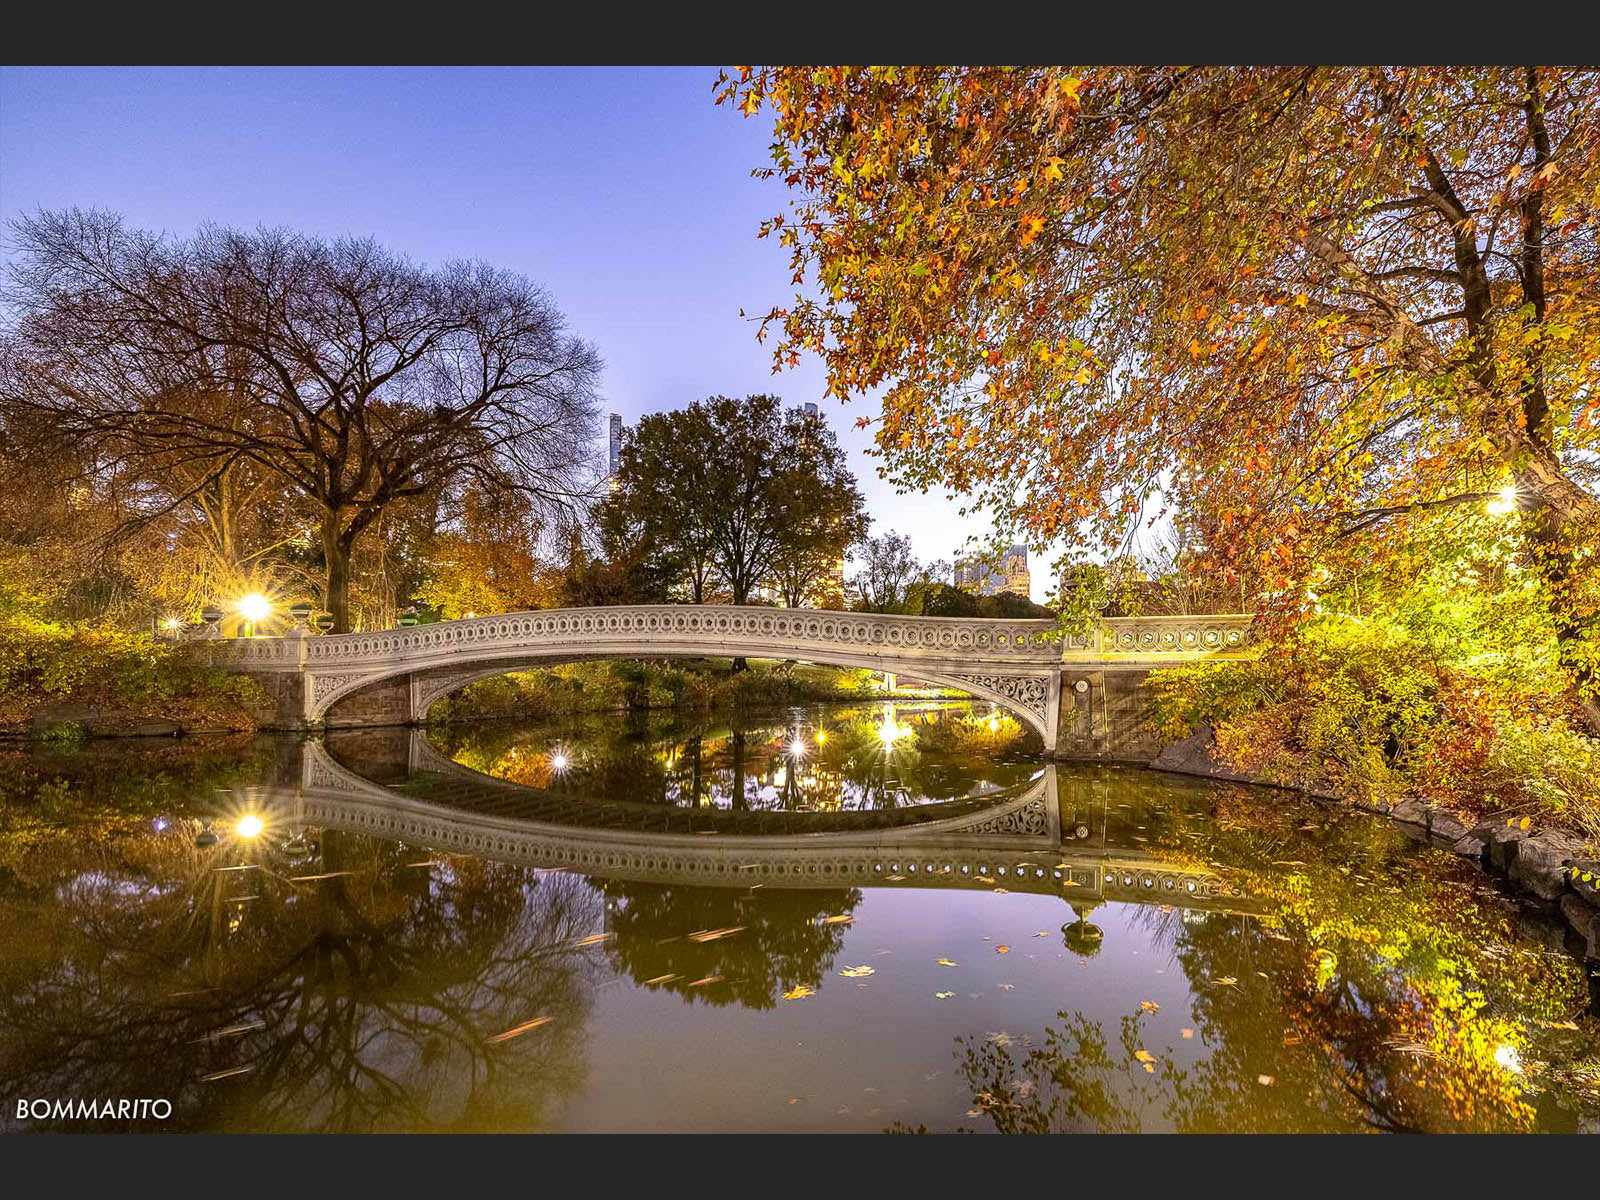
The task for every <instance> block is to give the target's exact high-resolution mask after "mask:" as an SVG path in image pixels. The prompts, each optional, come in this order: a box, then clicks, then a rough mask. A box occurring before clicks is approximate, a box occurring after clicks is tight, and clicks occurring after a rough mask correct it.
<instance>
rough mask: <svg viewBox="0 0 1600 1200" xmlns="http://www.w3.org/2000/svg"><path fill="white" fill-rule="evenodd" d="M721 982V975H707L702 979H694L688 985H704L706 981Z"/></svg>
mask: <svg viewBox="0 0 1600 1200" xmlns="http://www.w3.org/2000/svg"><path fill="white" fill-rule="evenodd" d="M721 982H722V976H721V975H707V976H706V977H705V978H704V979H696V980H695V981H694V982H693V983H691V984H690V985H689V986H690V987H705V985H706V984H708V983H721Z"/></svg>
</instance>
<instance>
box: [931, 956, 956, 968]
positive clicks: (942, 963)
mask: <svg viewBox="0 0 1600 1200" xmlns="http://www.w3.org/2000/svg"><path fill="white" fill-rule="evenodd" d="M934 961H935V962H937V963H938V964H939V965H940V966H941V967H954V966H957V965H958V964H956V963H953V962H951V961H950V960H949V959H948V958H940V959H935V960H934Z"/></svg>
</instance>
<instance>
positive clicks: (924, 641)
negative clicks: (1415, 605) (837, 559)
mask: <svg viewBox="0 0 1600 1200" xmlns="http://www.w3.org/2000/svg"><path fill="white" fill-rule="evenodd" d="M1253 622H1254V617H1253V616H1252V615H1251V614H1248V613H1219V614H1210V615H1197V616H1158V617H1110V618H1104V619H1103V620H1102V621H1101V622H1100V623H1099V625H1098V626H1097V627H1095V628H1093V629H1091V630H1090V631H1089V632H1087V633H1084V634H1063V633H1062V632H1061V627H1060V626H1059V625H1058V624H1057V623H1056V622H1055V621H1053V620H1049V619H1006V618H991V617H926V616H904V615H899V614H884V613H852V612H839V611H835V610H832V609H813V608H767V607H758V606H744V605H729V604H639V605H617V606H611V607H603V608H555V609H538V610H533V611H528V612H518V613H504V614H500V615H497V616H487V617H471V618H464V619H462V620H458V621H441V622H438V623H436V624H430V625H416V626H412V627H410V628H399V629H384V630H372V631H366V632H360V633H341V634H322V635H318V636H307V631H305V630H303V629H302V630H298V631H296V632H295V633H293V634H290V635H288V636H284V637H257V638H238V639H226V640H221V641H217V642H213V643H212V645H213V646H214V647H215V648H216V650H217V653H218V654H219V656H220V657H221V658H223V659H225V660H227V661H228V662H230V663H234V664H238V665H240V666H249V667H256V668H261V669H268V670H270V669H273V668H278V669H296V668H303V667H316V668H324V669H326V668H334V667H338V666H344V665H350V666H361V665H365V664H371V663H375V662H382V661H385V660H389V659H392V658H393V657H394V656H395V655H397V654H408V653H411V654H416V653H424V654H440V653H448V652H449V651H451V650H453V649H458V648H463V649H465V648H470V649H474V650H486V649H493V648H494V647H496V646H498V645H502V644H503V645H504V646H505V648H506V649H508V650H515V649H518V648H524V647H527V646H529V645H530V644H535V645H536V644H538V643H541V642H558V643H562V644H570V643H574V642H577V643H581V642H583V641H586V640H593V641H595V642H596V643H608V644H609V643H615V642H616V641H618V640H622V641H631V640H635V639H637V640H639V641H641V642H650V641H661V642H670V641H671V640H672V638H673V635H682V636H683V638H684V639H685V640H687V641H692V642H697V643H698V642H702V641H704V640H706V639H718V638H725V639H727V640H728V641H732V642H736V643H744V644H750V645H769V646H771V648H772V649H773V650H774V651H776V652H779V654H780V656H782V652H783V651H785V650H786V649H788V648H790V647H791V646H796V645H812V646H815V645H818V644H825V645H832V646H846V647H852V648H860V649H865V650H868V651H871V652H883V651H888V652H891V653H893V652H902V653H909V654H910V655H911V656H912V657H917V656H927V657H930V658H951V657H956V658H959V657H966V656H969V655H970V656H981V657H983V658H986V659H989V660H993V659H1002V660H1006V661H1010V662H1015V663H1018V664H1019V665H1020V664H1038V665H1046V664H1050V663H1055V662H1061V661H1064V660H1067V661H1070V660H1072V659H1074V658H1077V657H1080V656H1089V657H1095V656H1118V657H1139V656H1141V655H1145V654H1155V655H1190V654H1205V653H1228V652H1235V653H1236V652H1240V651H1242V650H1243V649H1244V647H1245V644H1246V643H1247V642H1248V641H1249V640H1250V627H1251V625H1252V624H1253Z"/></svg>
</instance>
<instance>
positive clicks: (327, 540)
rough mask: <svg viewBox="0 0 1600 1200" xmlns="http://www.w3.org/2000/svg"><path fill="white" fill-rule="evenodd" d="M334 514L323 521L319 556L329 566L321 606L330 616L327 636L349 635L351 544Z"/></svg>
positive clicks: (350, 539)
mask: <svg viewBox="0 0 1600 1200" xmlns="http://www.w3.org/2000/svg"><path fill="white" fill-rule="evenodd" d="M340 524H341V522H340V520H339V516H338V514H337V513H333V514H329V515H328V516H325V517H323V519H322V556H323V559H324V560H325V561H326V562H327V565H328V589H327V597H326V599H325V600H324V604H325V605H326V606H327V609H328V611H329V612H330V613H332V614H333V628H332V629H330V630H329V631H328V632H329V633H349V632H350V543H351V541H352V540H353V539H352V538H349V537H347V536H346V535H345V534H344V532H343V531H342V530H341V529H340Z"/></svg>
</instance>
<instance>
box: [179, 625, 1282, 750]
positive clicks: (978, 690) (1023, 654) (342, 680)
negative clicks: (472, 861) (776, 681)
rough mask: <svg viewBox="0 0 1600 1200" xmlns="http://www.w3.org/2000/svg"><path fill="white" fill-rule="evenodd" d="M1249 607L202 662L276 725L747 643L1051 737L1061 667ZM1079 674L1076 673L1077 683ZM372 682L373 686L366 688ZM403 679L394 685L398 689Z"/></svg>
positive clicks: (426, 629)
mask: <svg viewBox="0 0 1600 1200" xmlns="http://www.w3.org/2000/svg"><path fill="white" fill-rule="evenodd" d="M1251 627H1252V618H1251V617H1250V616H1249V615H1247V614H1216V615H1206V616H1192V617H1190V616H1185V617H1152V618H1112V619H1108V620H1106V621H1103V622H1101V627H1097V628H1095V629H1092V630H1089V631H1087V632H1084V633H1076V634H1063V631H1062V630H1061V628H1060V627H1059V626H1058V625H1057V623H1056V622H1055V621H1052V620H1009V619H989V618H979V617H920V616H919V617H913V616H899V615H892V614H878V613H854V612H836V611H833V610H828V609H787V608H762V607H750V606H739V605H716V604H704V605H694V604H655V605H619V606H615V607H606V608H576V609H547V610H543V611H538V612H521V613H506V614H504V615H501V616H492V617H475V618H471V619H467V620H461V621H444V622H440V623H438V624H433V625H422V626H416V627H413V628H410V629H386V630H375V631H371V632H364V633H347V634H331V635H326V636H321V637H313V636H310V631H309V630H307V629H305V628H300V629H297V630H295V631H294V632H293V633H291V634H290V635H288V636H285V637H277V638H238V639H227V640H225V641H224V640H220V639H218V638H217V631H216V630H215V629H214V628H213V629H212V630H211V632H210V634H209V635H208V636H209V637H210V638H211V639H213V642H212V644H213V646H214V647H215V655H214V661H216V662H217V663H219V665H226V666H228V667H229V668H231V669H233V670H236V671H242V672H244V673H246V674H249V675H251V676H253V677H255V678H257V679H258V680H260V681H261V682H262V683H263V684H264V685H265V686H266V687H267V689H268V690H269V691H270V692H271V694H272V695H273V697H274V699H275V702H276V706H277V712H276V714H275V716H274V717H273V720H274V721H275V722H276V725H275V727H276V728H291V729H292V728H305V727H307V726H316V725H320V724H323V723H325V721H326V718H327V717H328V714H329V713H330V712H331V711H332V710H333V709H334V708H335V707H336V706H338V705H340V704H341V703H342V702H345V701H351V702H357V698H358V697H362V696H363V695H364V696H365V700H362V701H360V702H359V703H358V704H357V706H358V707H365V708H366V709H367V710H368V711H367V712H366V714H365V715H361V716H359V717H358V718H357V720H356V721H355V722H354V723H364V724H407V723H411V722H413V721H416V720H418V719H420V717H421V716H422V715H423V714H424V713H425V712H426V706H427V705H428V704H431V703H432V701H433V700H435V699H437V698H438V697H439V696H441V695H444V694H445V693H447V692H449V691H451V690H454V688H456V687H460V686H463V685H464V684H466V683H469V682H471V681H472V680H473V679H475V678H484V677H487V676H490V675H496V674H502V673H504V672H505V671H511V670H518V669H521V668H524V667H529V666H536V665H539V664H547V663H554V662H572V661H575V660H580V659H586V658H643V659H661V658H667V659H670V658H698V657H724V656H726V657H737V656H744V657H759V658H778V659H795V660H797V661H802V662H809V663H817V664H821V665H825V666H841V667H863V668H866V669H868V670H873V671H889V672H894V673H897V674H904V675H911V676H914V677H916V678H918V679H925V680H927V681H929V682H930V683H937V684H940V685H943V686H947V687H953V688H958V689H960V690H961V691H964V692H967V693H969V694H971V695H974V696H977V697H979V698H981V699H985V700H989V701H992V702H993V703H995V704H997V705H1000V706H1003V707H1004V708H1006V709H1007V710H1008V711H1010V712H1012V713H1015V714H1016V715H1017V716H1018V717H1020V718H1021V719H1022V720H1023V721H1025V722H1026V723H1027V724H1029V725H1030V726H1032V727H1033V728H1035V729H1038V730H1039V731H1040V733H1041V734H1042V735H1043V737H1044V747H1045V750H1046V751H1047V752H1052V751H1054V750H1055V749H1056V747H1057V745H1058V736H1059V735H1058V732H1057V731H1058V725H1059V720H1058V719H1059V715H1060V712H1061V709H1062V700H1061V680H1062V673H1063V671H1064V670H1067V669H1072V670H1076V671H1078V672H1080V674H1081V672H1083V671H1086V670H1088V671H1095V672H1104V671H1107V670H1118V671H1123V670H1148V669H1149V668H1150V667H1152V666H1157V665H1162V664H1168V663H1174V662H1187V661H1193V660H1196V659H1226V658H1240V657H1245V656H1247V655H1248V654H1249V653H1250V652H1251V651H1250V647H1249V643H1250V640H1251ZM1074 686H1075V687H1076V688H1078V689H1080V690H1081V689H1082V688H1083V687H1084V686H1085V683H1084V681H1083V680H1082V679H1081V678H1080V679H1079V680H1077V681H1076V682H1075V684H1074ZM376 691H385V695H384V696H383V697H382V698H381V699H378V698H375V697H374V693H375V692H376ZM401 692H403V693H404V694H403V695H399V694H397V693H401Z"/></svg>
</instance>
